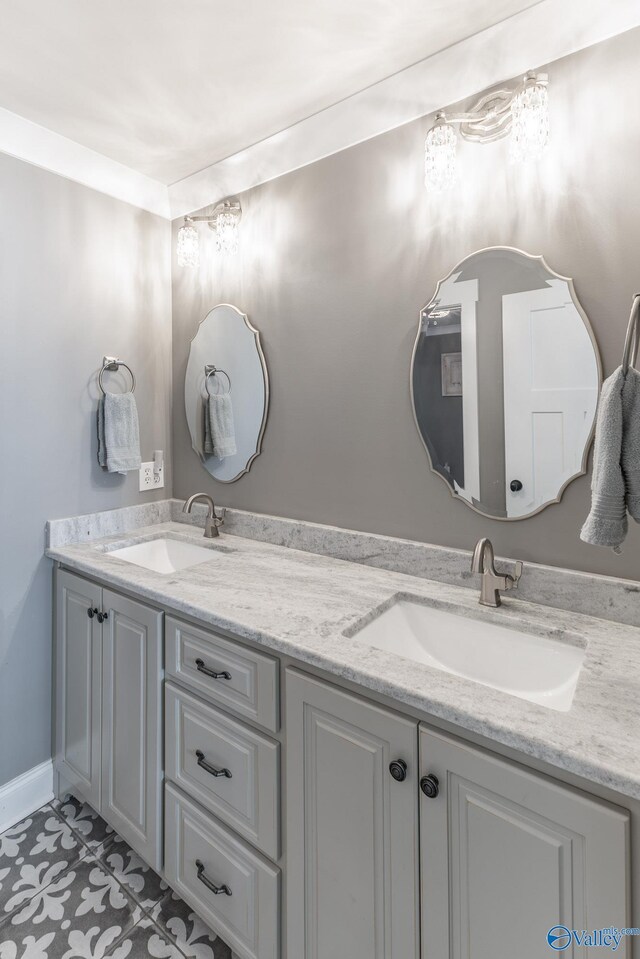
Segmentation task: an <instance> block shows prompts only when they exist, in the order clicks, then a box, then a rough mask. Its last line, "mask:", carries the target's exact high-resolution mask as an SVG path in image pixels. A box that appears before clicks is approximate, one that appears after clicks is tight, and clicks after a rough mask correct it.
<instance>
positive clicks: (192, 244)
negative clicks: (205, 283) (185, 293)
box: [176, 199, 242, 267]
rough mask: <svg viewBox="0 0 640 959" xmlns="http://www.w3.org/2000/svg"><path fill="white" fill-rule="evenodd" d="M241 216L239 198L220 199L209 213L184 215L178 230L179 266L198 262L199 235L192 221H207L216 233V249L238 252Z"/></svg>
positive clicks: (225, 252) (226, 253)
mask: <svg viewBox="0 0 640 959" xmlns="http://www.w3.org/2000/svg"><path fill="white" fill-rule="evenodd" d="M241 218H242V207H241V206H240V200H236V199H232V200H222V202H221V203H218V204H217V205H216V206H215V207H214V208H213V210H212V211H211V212H210V213H205V214H202V215H200V216H185V218H184V224H183V225H182V226H181V227H180V229H179V230H178V243H177V250H176V252H177V256H178V263H179V264H180V266H190V267H197V266H198V264H199V263H200V237H199V235H198V231H197V230H196V228H195V226H194V225H193V224H194V223H207V224H208V226H209V229H211V230H213V231H214V233H215V235H216V251H217V252H218V253H222V254H224V255H234V254H236V253H237V252H238V233H239V231H238V225H239V223H240V220H241Z"/></svg>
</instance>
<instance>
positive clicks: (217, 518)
mask: <svg viewBox="0 0 640 959" xmlns="http://www.w3.org/2000/svg"><path fill="white" fill-rule="evenodd" d="M226 515H227V507H226V506H222V507H221V508H220V512H219V513H218V512H216V511H215V510H214V513H213V522H214V523H215V524H216V526H224V518H225V516H226Z"/></svg>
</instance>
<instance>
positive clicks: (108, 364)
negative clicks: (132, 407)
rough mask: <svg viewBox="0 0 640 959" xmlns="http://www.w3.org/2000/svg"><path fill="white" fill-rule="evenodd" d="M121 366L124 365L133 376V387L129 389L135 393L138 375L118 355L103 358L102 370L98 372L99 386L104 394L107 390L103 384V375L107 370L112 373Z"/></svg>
mask: <svg viewBox="0 0 640 959" xmlns="http://www.w3.org/2000/svg"><path fill="white" fill-rule="evenodd" d="M121 366H124V368H125V370H127V371H128V373H129V376H130V377H131V389H130V390H129V392H130V393H135V390H136V377H135V374H134V372H133V370H132V369H131V367H130V366H128V365H127V364H126V363H123V362H122V360H119V359H118V358H117V356H105V357H104V358H103V360H102V369H101V370H100V373H99V374H98V386H99V387H100V389H101V390H102V393H103V394H106V392H107V391H106V390H105V388H104V386H103V385H102V377H103V376H104V374H105V370H108V371H109V372H110V373H115V372H117V370H119V369H120V367H121Z"/></svg>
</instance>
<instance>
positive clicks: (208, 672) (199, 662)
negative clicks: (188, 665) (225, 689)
mask: <svg viewBox="0 0 640 959" xmlns="http://www.w3.org/2000/svg"><path fill="white" fill-rule="evenodd" d="M196 669H197V670H198V672H199V673H204V674H205V676H211V678H212V679H231V673H228V672H227V671H226V669H225V670H224V672H222V673H217V672H216V671H215V669H209V667H208V666H205V664H204V660H203V659H196Z"/></svg>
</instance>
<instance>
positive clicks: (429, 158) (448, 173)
mask: <svg viewBox="0 0 640 959" xmlns="http://www.w3.org/2000/svg"><path fill="white" fill-rule="evenodd" d="M457 142H458V137H457V135H456V133H455V130H454V129H453V127H452V126H450V125H449V124H448V123H446V122H445V120H444V118H443V117H436V124H435V126H433V127H432V128H431V129H430V130H429V132H428V133H427V138H426V140H425V143H424V183H425V186H426V188H427V189H428V190H429V191H431V192H433V193H443V192H444V191H445V190H449V189H450V188H451V187H452V186H453V185H454V183H455V182H456V174H457V164H456V144H457Z"/></svg>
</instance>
